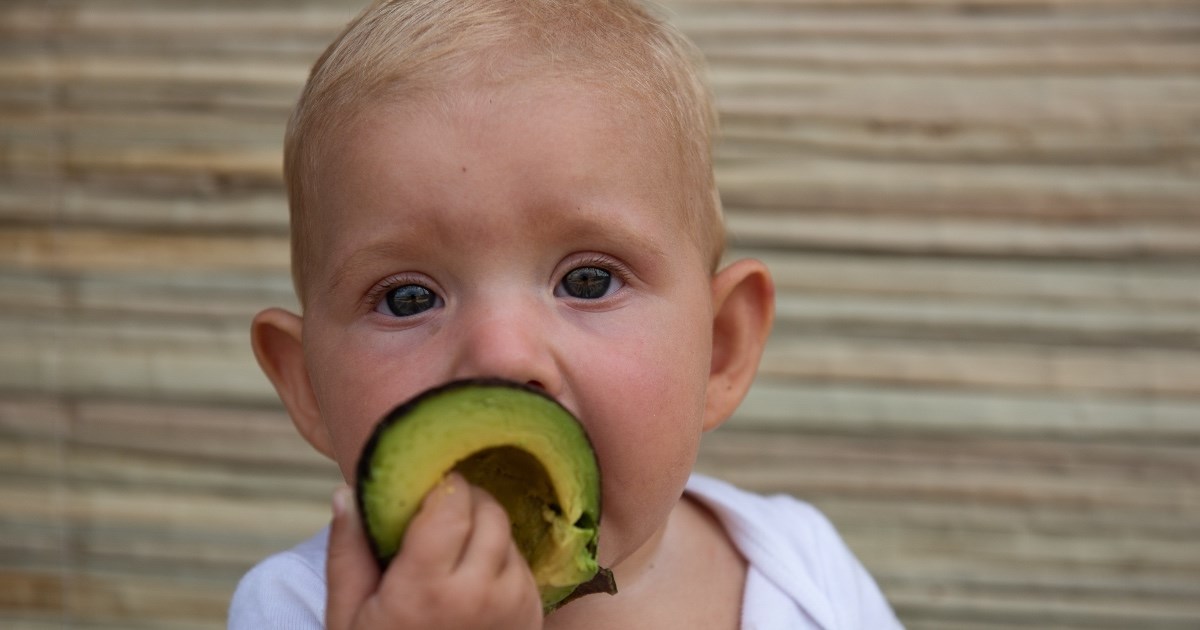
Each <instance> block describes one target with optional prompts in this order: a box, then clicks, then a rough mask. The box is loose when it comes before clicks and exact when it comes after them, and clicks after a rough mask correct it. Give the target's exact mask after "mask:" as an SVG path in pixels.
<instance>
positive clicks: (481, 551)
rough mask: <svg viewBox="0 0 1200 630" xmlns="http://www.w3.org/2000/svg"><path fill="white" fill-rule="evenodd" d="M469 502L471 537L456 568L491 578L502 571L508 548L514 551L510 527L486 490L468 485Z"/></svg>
mask: <svg viewBox="0 0 1200 630" xmlns="http://www.w3.org/2000/svg"><path fill="white" fill-rule="evenodd" d="M471 505H472V509H471V514H472V521H473V523H472V527H471V538H470V540H468V541H467V549H466V551H465V553H464V554H463V560H462V563H461V564H460V565H459V566H460V569H463V568H465V569H469V570H475V571H480V572H482V573H483V574H484V575H485V576H486V577H488V578H492V577H495V576H498V575H500V573H501V571H503V570H504V567H505V565H506V564H507V562H508V557H509V549H510V548H512V550H513V551H515V550H516V545H515V544H514V543H513V541H512V526H511V525H510V524H509V520H508V513H507V512H505V511H504V508H503V507H502V506H501V505H500V503H499V502H497V501H496V499H494V498H493V497H492V495H490V494H488V492H487V491H486V490H483V489H481V488H477V487H475V486H471ZM518 557H520V554H518Z"/></svg>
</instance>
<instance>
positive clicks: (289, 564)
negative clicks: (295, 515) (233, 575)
mask: <svg viewBox="0 0 1200 630" xmlns="http://www.w3.org/2000/svg"><path fill="white" fill-rule="evenodd" d="M327 540H328V530H324V531H322V532H321V533H319V534H317V535H316V536H313V537H312V538H310V539H309V540H306V541H305V542H303V543H300V544H299V545H297V546H295V547H293V548H291V549H289V550H287V551H283V552H280V553H277V554H274V555H272V556H270V557H268V558H266V559H264V560H263V561H261V562H259V563H258V564H256V565H254V567H253V568H251V569H250V570H249V571H248V572H247V573H246V574H245V575H244V576H242V579H241V580H240V581H239V582H238V585H237V589H236V590H235V591H234V594H233V599H232V600H231V601H230V603H229V624H228V627H229V629H230V630H242V629H246V630H249V629H251V628H256V629H258V628H296V629H304V628H314V629H319V628H322V627H323V621H322V620H323V619H324V618H325V545H326V542H327Z"/></svg>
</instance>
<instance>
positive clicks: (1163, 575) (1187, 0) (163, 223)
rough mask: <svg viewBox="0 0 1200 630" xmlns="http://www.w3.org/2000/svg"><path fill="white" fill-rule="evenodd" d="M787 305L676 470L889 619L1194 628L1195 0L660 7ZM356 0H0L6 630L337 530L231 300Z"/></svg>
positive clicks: (72, 620)
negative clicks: (776, 527)
mask: <svg viewBox="0 0 1200 630" xmlns="http://www.w3.org/2000/svg"><path fill="white" fill-rule="evenodd" d="M670 5H671V7H672V8H673V10H674V11H675V12H676V19H677V20H678V22H679V23H680V24H681V25H682V26H683V28H684V29H685V30H686V31H688V32H689V33H690V34H691V35H693V36H694V38H695V39H696V40H697V41H698V42H699V43H700V44H701V46H702V47H703V48H704V49H705V50H706V51H707V53H708V54H709V56H710V59H711V63H712V77H713V83H714V86H715V88H716V92H717V96H718V99H719V105H720V110H721V113H722V116H723V120H724V128H725V136H724V140H723V143H722V145H721V146H720V149H719V156H718V170H719V178H720V183H721V186H722V190H723V195H724V198H725V202H726V205H727V207H728V214H729V227H730V232H731V235H732V242H733V245H734V248H733V249H734V251H733V253H734V254H735V255H754V256H759V257H762V258H763V259H765V260H766V261H768V262H769V264H770V265H771V267H772V269H773V270H774V272H775V274H776V278H777V281H778V283H779V285H780V294H779V313H780V318H779V325H778V328H777V330H776V332H775V334H774V337H773V339H772V342H771V347H770V349H769V352H768V354H767V357H766V360H765V363H764V365H763V370H762V373H761V378H760V381H759V383H758V385H757V386H756V388H755V390H754V392H753V394H752V395H751V397H750V399H749V400H748V401H747V403H746V405H745V406H744V408H743V410H742V412H741V413H740V414H739V415H738V417H737V418H735V419H734V420H733V421H732V422H731V424H730V425H727V427H726V428H724V429H722V430H721V431H720V432H718V433H716V434H714V435H712V436H711V438H710V439H709V441H708V442H707V443H706V446H705V449H704V452H703V453H702V468H703V469H704V470H707V471H710V472H714V473H717V474H720V475H723V476H725V477H728V478H730V479H732V480H733V481H736V482H738V483H740V484H742V485H744V486H746V487H750V488H754V489H759V490H763V491H787V492H792V493H795V494H797V495H800V496H802V497H805V498H807V499H809V500H811V501H812V502H814V503H816V504H817V505H818V506H820V507H821V508H823V509H824V510H825V511H826V512H827V513H828V514H829V515H830V516H831V517H832V518H833V520H834V521H835V522H836V523H837V525H838V526H839V528H840V529H841V531H842V532H843V533H844V535H845V536H846V538H847V540H848V541H849V542H850V544H851V545H852V547H853V548H854V549H855V550H857V552H858V553H859V554H860V556H861V557H862V559H863V560H864V561H865V562H866V563H867V565H868V566H869V568H870V569H871V570H872V571H873V572H874V573H875V575H876V576H877V577H878V579H879V581H880V583H881V584H882V586H883V588H884V590H885V591H886V593H887V594H888V596H889V597H890V598H891V600H892V601H893V603H894V604H895V606H896V607H897V610H898V611H899V613H900V615H901V616H902V618H903V619H904V621H905V622H906V623H907V624H908V625H909V626H910V627H912V628H924V629H930V630H933V629H942V628H945V629H949V628H967V629H972V628H974V629H985V628H986V629H997V628H1017V627H1022V628H1023V627H1043V628H1196V627H1200V3H1197V2H1195V0H1090V1H1089V0H839V1H835V0H827V1H824V2H822V1H819V0H676V1H674V2H671V3H670ZM356 9H357V3H353V2H333V1H329V2H318V1H316V0H302V1H293V0H253V1H241V0H170V1H161V0H160V1H151V0H86V1H85V0H39V1H22V0H5V1H4V2H3V3H0V627H3V628H18V629H35V628H37V629H42V628H63V627H70V628H131V629H136V628H155V629H158V628H167V629H190V628H218V627H221V626H222V621H223V618H224V610H225V606H226V602H227V599H228V597H229V594H230V593H231V591H232V588H233V585H234V583H235V581H236V579H237V578H238V576H239V575H240V574H241V573H242V572H243V571H244V570H245V569H246V568H247V567H248V566H249V565H250V564H252V563H253V562H254V561H255V560H257V559H258V558H260V557H262V556H264V555H265V554H267V553H269V552H270V551H272V550H275V549H279V548H283V547H286V546H288V545H290V544H292V543H293V542H294V541H297V540H299V539H301V538H303V537H306V536H307V535H308V534H309V533H310V532H311V531H313V530H314V529H316V528H317V527H319V526H320V525H321V524H322V523H323V521H324V520H325V518H326V514H327V507H326V506H327V500H328V495H329V492H330V490H331V489H332V487H333V485H334V479H335V474H334V471H333V469H332V466H330V465H328V464H326V463H324V462H323V461H321V460H320V459H319V458H318V457H317V456H315V455H313V454H311V453H310V452H309V451H308V449H307V447H306V446H305V445H303V444H302V443H301V441H300V439H299V438H298V437H295V436H294V435H293V433H292V431H291V429H290V425H289V423H288V422H287V420H286V419H285V418H284V416H283V414H282V413H281V411H280V408H279V405H278V403H277V402H276V401H275V399H274V396H273V394H272V392H271V390H270V388H269V385H268V384H267V382H266V380H265V379H264V378H263V377H262V376H261V375H260V374H259V373H258V370H257V368H256V367H255V365H254V363H253V359H252V357H251V355H250V352H249V349H248V341H247V327H248V322H249V319H250V317H251V315H252V314H253V313H254V312H255V311H256V310H257V309H259V308H262V307H264V306H267V305H274V304H284V305H290V304H293V303H294V298H293V297H292V295H291V293H290V288H289V282H288V278H287V271H286V267H287V246H286V223H285V221H286V219H285V215H286V211H285V207H284V203H283V200H282V195H281V181H280V174H279V140H280V137H281V135H282V128H283V124H284V120H285V118H286V114H287V111H288V109H289V107H290V104H291V102H292V100H293V99H294V97H295V95H296V94H297V91H298V88H299V85H300V83H301V82H302V80H303V77H304V76H305V73H306V69H307V66H308V65H309V64H310V63H311V61H312V60H313V59H314V58H315V56H316V55H317V53H318V51H319V50H320V48H321V47H322V45H323V43H324V42H326V41H327V40H328V39H329V37H331V35H332V34H333V33H334V32H335V30H336V28H337V27H338V25H340V24H341V23H343V22H344V21H345V20H346V19H348V18H349V17H350V16H351V15H352V13H353V12H354V11H355V10H356Z"/></svg>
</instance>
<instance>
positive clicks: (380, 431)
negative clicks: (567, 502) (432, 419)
mask: <svg viewBox="0 0 1200 630" xmlns="http://www.w3.org/2000/svg"><path fill="white" fill-rule="evenodd" d="M469 388H488V389H497V388H499V389H506V390H516V391H520V392H524V393H527V394H532V395H535V396H538V397H541V398H543V399H545V400H547V401H549V402H551V403H553V404H554V405H555V406H559V405H558V403H557V401H555V400H554V399H553V398H552V397H551V396H549V395H547V394H546V393H545V392H543V391H541V390H538V389H536V388H533V387H529V386H527V385H524V384H520V383H516V382H513V381H508V380H504V379H497V378H477V379H463V380H456V381H451V382H449V383H445V384H443V385H439V386H437V387H434V388H431V389H428V390H426V391H424V392H422V393H420V394H418V395H417V396H415V397H413V398H412V399H410V400H408V401H406V402H404V403H402V404H400V405H398V406H397V407H396V408H394V409H393V410H392V411H390V412H389V413H388V414H387V415H385V416H384V418H383V419H382V420H381V421H380V422H379V424H378V425H376V427H375V429H374V431H373V432H372V433H371V436H370V438H369V439H368V440H367V442H366V444H365V445H364V447H363V451H362V455H361V456H360V458H359V460H358V465H357V469H356V476H357V483H356V492H355V497H356V502H357V504H358V508H359V514H361V515H363V527H364V529H365V530H366V533H367V539H368V541H369V542H370V545H371V551H372V553H373V554H374V555H375V557H376V559H377V561H378V562H379V565H380V568H381V569H383V568H386V566H387V565H388V563H389V562H390V561H391V556H389V555H388V554H387V553H386V552H382V551H381V549H380V545H379V541H377V540H376V538H375V537H374V536H373V535H372V534H371V531H370V528H369V527H368V526H367V523H368V518H367V516H368V513H367V510H368V509H369V508H368V505H367V502H366V500H365V491H364V488H368V487H372V484H371V483H370V482H371V481H372V479H371V477H372V474H373V466H374V464H375V458H376V456H377V453H376V451H377V449H378V448H379V444H380V442H381V440H382V439H383V436H384V435H386V434H387V433H388V431H389V430H390V429H392V428H394V427H395V426H397V425H398V424H399V423H403V422H405V421H406V420H407V419H408V418H409V417H410V414H411V413H412V412H413V411H414V410H416V409H418V408H419V407H421V406H422V405H423V404H425V403H426V402H429V401H430V400H431V399H434V398H439V397H441V396H443V395H447V394H453V393H454V392H455V391H456V390H465V389H469ZM568 415H569V413H568ZM583 437H584V441H585V442H586V444H587V448H588V450H589V452H588V454H587V456H588V457H591V458H592V460H591V461H593V462H594V455H593V454H592V445H591V442H590V440H587V437H586V433H583ZM393 443H394V441H393ZM497 446H501V444H497ZM479 452H481V451H476V453H479ZM543 472H545V471H544V469H543ZM551 481H552V482H554V486H555V487H557V486H558V485H559V482H555V481H554V480H551ZM374 485H375V486H378V484H374ZM376 491H378V490H376ZM594 496H595V500H594V502H595V505H596V509H595V517H596V522H595V523H594V524H593V525H592V527H593V528H594V530H593V531H598V530H599V516H600V509H599V508H600V493H599V488H598V487H596V488H595V495H594ZM555 508H556V506H553V505H552V506H551V509H555ZM506 509H507V506H506ZM514 533H519V532H517V531H516V530H514ZM518 539H519V537H518ZM519 546H520V545H519ZM523 551H524V550H523ZM589 552H590V553H591V555H592V560H593V562H594V558H595V545H594V539H593V544H592V545H591V546H590V549H589ZM527 559H529V558H528V557H527ZM593 566H594V565H593ZM596 592H607V593H615V592H616V584H615V583H614V582H613V578H612V573H611V572H610V571H609V570H608V569H604V568H600V569H599V571H598V572H597V573H596V575H595V576H594V577H593V578H592V579H590V580H588V581H586V582H583V583H581V584H579V586H578V587H577V588H576V589H575V590H574V591H572V592H571V593H570V594H568V595H566V596H565V597H562V595H558V596H554V597H553V598H551V599H550V600H549V601H551V602H552V601H553V600H554V599H558V598H559V597H562V599H561V600H560V601H557V602H554V603H546V602H545V601H544V610H545V612H549V611H551V610H553V609H555V608H557V607H559V606H562V605H563V604H565V603H567V602H568V601H571V600H573V599H575V598H577V597H581V596H583V595H586V594H590V593H596Z"/></svg>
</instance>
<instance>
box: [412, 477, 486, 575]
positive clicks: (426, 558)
mask: <svg viewBox="0 0 1200 630" xmlns="http://www.w3.org/2000/svg"><path fill="white" fill-rule="evenodd" d="M471 527H472V523H471V492H470V486H469V485H468V484H467V482H466V480H465V479H463V478H462V476H461V475H459V474H458V473H456V472H451V473H450V474H448V475H446V478H445V479H443V480H442V482H441V483H439V484H438V485H437V486H434V488H433V489H432V490H430V491H429V494H428V495H426V496H425V500H424V501H422V503H421V509H420V510H418V511H417V514H416V516H414V517H413V519H412V521H410V522H409V525H408V531H406V532H405V534H404V540H403V541H402V542H401V548H400V554H401V555H402V556H403V557H404V559H405V564H406V565H408V566H410V567H412V568H414V569H417V570H419V571H422V572H428V571H432V572H434V573H435V574H440V575H445V574H448V573H450V572H452V571H453V570H454V568H455V567H457V566H458V563H459V562H460V561H461V559H462V555H463V552H464V550H465V548H466V546H467V540H468V538H469V537H470V535H471Z"/></svg>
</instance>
